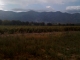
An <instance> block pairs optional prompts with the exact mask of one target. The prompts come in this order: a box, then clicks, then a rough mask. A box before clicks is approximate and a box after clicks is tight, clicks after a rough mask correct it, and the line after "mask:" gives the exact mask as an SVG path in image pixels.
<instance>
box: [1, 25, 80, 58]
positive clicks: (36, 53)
mask: <svg viewBox="0 0 80 60" xmlns="http://www.w3.org/2000/svg"><path fill="white" fill-rule="evenodd" d="M0 60H80V26H0Z"/></svg>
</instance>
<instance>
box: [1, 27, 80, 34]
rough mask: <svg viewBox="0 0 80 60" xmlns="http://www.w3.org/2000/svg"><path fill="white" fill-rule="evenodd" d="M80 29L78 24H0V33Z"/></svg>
mask: <svg viewBox="0 0 80 60" xmlns="http://www.w3.org/2000/svg"><path fill="white" fill-rule="evenodd" d="M63 31H80V26H0V34H15V33H22V34H23V33H47V32H63Z"/></svg>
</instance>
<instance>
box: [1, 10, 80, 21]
mask: <svg viewBox="0 0 80 60" xmlns="http://www.w3.org/2000/svg"><path fill="white" fill-rule="evenodd" d="M0 19H1V20H20V21H29V22H31V21H33V22H50V23H80V13H74V14H70V13H66V12H65V13H63V12H60V11H57V12H36V11H33V10H31V11H28V12H12V11H2V10H0Z"/></svg>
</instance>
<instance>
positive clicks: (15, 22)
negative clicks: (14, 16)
mask: <svg viewBox="0 0 80 60" xmlns="http://www.w3.org/2000/svg"><path fill="white" fill-rule="evenodd" d="M0 25H27V26H75V25H77V26H80V24H79V23H78V24H71V23H66V24H61V23H45V22H28V21H25V22H24V21H20V20H0Z"/></svg>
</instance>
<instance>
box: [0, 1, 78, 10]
mask: <svg viewBox="0 0 80 60" xmlns="http://www.w3.org/2000/svg"><path fill="white" fill-rule="evenodd" d="M75 1H77V0H0V9H8V8H9V7H8V8H7V6H8V5H16V6H19V7H21V8H23V9H24V8H26V7H27V6H28V5H30V4H43V5H44V4H48V5H49V4H65V3H69V2H75ZM12 7H13V6H12ZM48 7H49V6H48ZM14 8H15V7H14Z"/></svg>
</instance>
